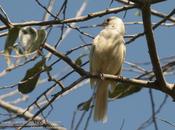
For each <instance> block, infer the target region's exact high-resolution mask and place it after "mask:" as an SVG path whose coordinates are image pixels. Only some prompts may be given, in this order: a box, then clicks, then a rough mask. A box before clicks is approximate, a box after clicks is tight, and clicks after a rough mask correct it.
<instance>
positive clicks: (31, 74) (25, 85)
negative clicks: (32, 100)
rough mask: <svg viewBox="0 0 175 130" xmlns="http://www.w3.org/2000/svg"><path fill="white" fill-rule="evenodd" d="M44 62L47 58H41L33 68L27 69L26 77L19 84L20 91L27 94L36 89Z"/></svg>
mask: <svg viewBox="0 0 175 130" xmlns="http://www.w3.org/2000/svg"><path fill="white" fill-rule="evenodd" d="M44 63H45V60H41V61H39V62H38V63H37V64H35V65H34V66H33V67H32V68H31V69H29V70H27V72H26V74H25V76H24V78H23V79H22V80H21V82H20V83H19V85H18V91H20V92H21V93H23V94H27V93H30V92H32V91H33V90H34V88H35V87H36V84H37V82H38V79H39V77H40V71H41V70H42V67H43V64H44Z"/></svg>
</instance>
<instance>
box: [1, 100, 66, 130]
mask: <svg viewBox="0 0 175 130" xmlns="http://www.w3.org/2000/svg"><path fill="white" fill-rule="evenodd" d="M0 107H2V108H4V109H5V110H7V111H10V112H12V113H14V114H15V115H17V116H20V117H22V118H24V119H25V120H30V119H33V120H32V121H33V122H34V123H36V124H38V123H40V125H42V126H45V127H46V128H49V129H52V130H66V129H65V128H64V127H61V126H59V125H58V124H54V123H49V122H48V121H46V120H45V119H42V118H41V117H39V116H36V117H35V118H33V116H34V115H33V114H32V113H30V112H29V111H26V110H25V109H22V108H20V107H17V106H14V105H12V104H9V103H7V102H5V101H3V100H0Z"/></svg>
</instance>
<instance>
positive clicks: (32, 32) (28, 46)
mask: <svg viewBox="0 0 175 130" xmlns="http://www.w3.org/2000/svg"><path fill="white" fill-rule="evenodd" d="M45 39H46V31H45V30H43V29H41V30H36V29H35V28H33V27H24V28H22V29H21V30H20V32H19V40H20V43H21V46H22V48H23V49H24V54H28V53H32V52H34V51H36V50H38V49H39V47H40V46H41V44H43V42H44V41H45Z"/></svg>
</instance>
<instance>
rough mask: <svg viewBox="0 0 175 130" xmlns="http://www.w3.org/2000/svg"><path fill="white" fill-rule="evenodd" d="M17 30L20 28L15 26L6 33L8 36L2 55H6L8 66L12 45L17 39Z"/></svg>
mask: <svg viewBox="0 0 175 130" xmlns="http://www.w3.org/2000/svg"><path fill="white" fill-rule="evenodd" d="M19 30H20V27H17V26H15V27H13V28H10V29H9V31H8V35H7V38H6V41H5V46H4V53H5V55H6V62H7V64H8V65H10V63H11V61H10V56H9V55H10V54H11V52H12V50H13V45H14V44H15V42H16V40H17V38H18V34H19Z"/></svg>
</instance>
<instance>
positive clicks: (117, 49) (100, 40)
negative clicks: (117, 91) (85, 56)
mask: <svg viewBox="0 0 175 130" xmlns="http://www.w3.org/2000/svg"><path fill="white" fill-rule="evenodd" d="M102 25H103V30H102V31H101V32H100V33H99V34H98V35H97V36H96V37H95V39H94V40H93V44H92V48H91V52H90V57H89V58H90V72H91V73H92V74H103V73H104V74H112V75H120V73H121V70H122V64H123V62H124V58H125V51H126V48H125V44H124V34H125V26H124V23H123V21H122V20H121V19H120V18H118V17H115V16H113V17H110V18H108V19H107V20H105V21H104V23H103V24H102ZM90 83H91V87H92V88H94V89H95V108H94V120H95V121H102V122H106V121H107V99H108V92H109V90H114V88H115V87H116V82H112V81H109V80H105V79H103V78H102V79H94V78H93V79H92V78H91V79H90ZM109 88H111V89H109Z"/></svg>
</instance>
